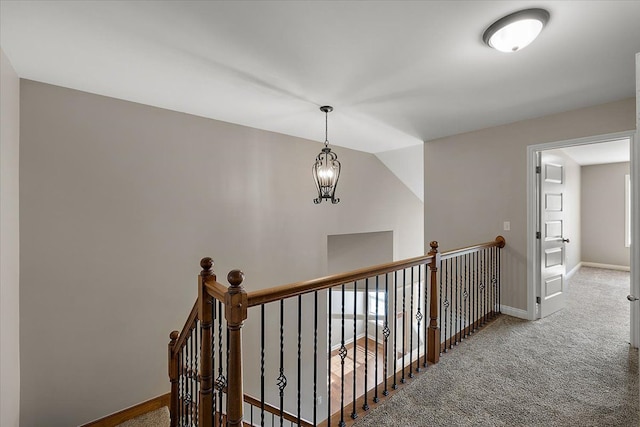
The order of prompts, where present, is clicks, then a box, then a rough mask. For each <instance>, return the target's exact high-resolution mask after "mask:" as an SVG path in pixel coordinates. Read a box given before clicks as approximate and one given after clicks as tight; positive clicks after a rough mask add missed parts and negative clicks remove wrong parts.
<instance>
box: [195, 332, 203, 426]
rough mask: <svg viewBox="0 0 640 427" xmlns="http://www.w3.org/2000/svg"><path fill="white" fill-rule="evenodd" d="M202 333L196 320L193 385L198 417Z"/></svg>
mask: <svg viewBox="0 0 640 427" xmlns="http://www.w3.org/2000/svg"><path fill="white" fill-rule="evenodd" d="M201 333H202V329H201V328H200V322H199V321H196V328H195V337H196V338H195V341H196V342H195V352H196V354H195V356H196V357H195V359H196V369H195V372H194V375H195V377H194V382H195V386H196V390H195V399H194V401H195V406H194V408H195V416H196V418H197V417H198V414H199V413H200V351H201V350H200V343H201V342H202V339H201V338H200V334H201Z"/></svg>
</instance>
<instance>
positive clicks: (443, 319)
mask: <svg viewBox="0 0 640 427" xmlns="http://www.w3.org/2000/svg"><path fill="white" fill-rule="evenodd" d="M443 267H444V268H443ZM448 267H449V260H442V262H441V263H440V301H441V303H440V336H441V338H440V344H441V347H442V349H441V351H442V352H444V353H446V352H447V315H448V314H449V312H448V311H447V307H449V302H448V301H447V295H448V290H447V289H448V286H447V284H448V282H449V269H448ZM443 273H444V274H443ZM443 277H444V279H443ZM443 288H444V289H443ZM443 291H444V292H443ZM443 324H444V327H443Z"/></svg>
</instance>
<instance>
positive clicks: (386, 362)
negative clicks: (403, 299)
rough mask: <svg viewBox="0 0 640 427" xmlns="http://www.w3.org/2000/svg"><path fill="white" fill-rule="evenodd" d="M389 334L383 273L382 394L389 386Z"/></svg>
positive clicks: (387, 291) (387, 279) (384, 393)
mask: <svg viewBox="0 0 640 427" xmlns="http://www.w3.org/2000/svg"><path fill="white" fill-rule="evenodd" d="M389 335H391V329H389V273H385V275H384V328H383V329H382V336H384V357H383V359H384V360H383V365H382V376H383V377H384V390H383V391H382V394H383V395H384V396H388V395H389V388H388V387H387V383H388V378H389V376H388V375H387V372H388V370H389Z"/></svg>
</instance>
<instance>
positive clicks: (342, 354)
mask: <svg viewBox="0 0 640 427" xmlns="http://www.w3.org/2000/svg"><path fill="white" fill-rule="evenodd" d="M341 291H342V302H341V305H340V313H341V317H340V321H341V325H340V331H341V332H340V350H339V351H338V354H339V355H340V424H339V426H340V427H344V426H345V425H346V423H345V422H344V359H345V358H346V357H347V348H346V347H345V346H344V283H343V284H342V288H341Z"/></svg>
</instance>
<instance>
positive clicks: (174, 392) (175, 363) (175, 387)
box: [168, 331, 180, 427]
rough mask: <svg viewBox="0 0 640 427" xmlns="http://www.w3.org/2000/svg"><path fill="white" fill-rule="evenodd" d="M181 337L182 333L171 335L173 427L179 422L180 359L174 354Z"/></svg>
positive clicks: (170, 361) (176, 332)
mask: <svg viewBox="0 0 640 427" xmlns="http://www.w3.org/2000/svg"><path fill="white" fill-rule="evenodd" d="M178 336H180V332H178V331H173V332H171V334H169V339H170V341H169V346H168V347H169V381H170V382H171V402H170V405H171V407H170V408H169V412H170V414H171V427H176V425H177V421H178V399H179V398H180V396H178V376H179V373H178V358H177V355H176V354H174V351H175V348H174V347H175V346H176V340H177V339H178Z"/></svg>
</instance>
